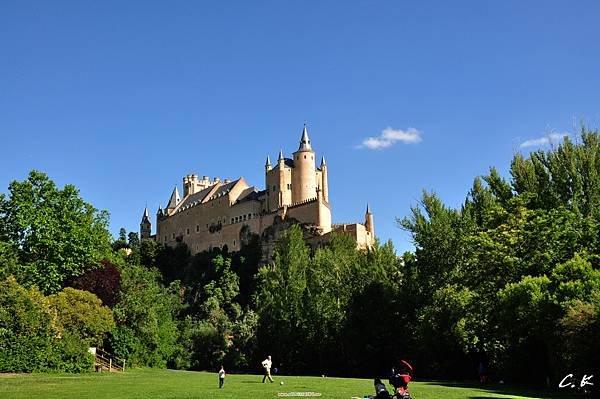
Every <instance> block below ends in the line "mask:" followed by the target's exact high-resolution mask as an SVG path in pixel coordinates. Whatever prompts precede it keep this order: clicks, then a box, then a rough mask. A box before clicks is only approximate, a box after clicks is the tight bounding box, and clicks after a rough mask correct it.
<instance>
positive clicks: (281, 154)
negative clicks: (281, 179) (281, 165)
mask: <svg viewBox="0 0 600 399" xmlns="http://www.w3.org/2000/svg"><path fill="white" fill-rule="evenodd" d="M284 160H285V158H284V157H283V150H279V158H277V161H278V162H281V161H284Z"/></svg>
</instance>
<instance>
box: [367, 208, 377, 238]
mask: <svg viewBox="0 0 600 399" xmlns="http://www.w3.org/2000/svg"><path fill="white" fill-rule="evenodd" d="M365 228H366V229H367V231H368V232H369V233H371V237H372V238H374V237H375V225H374V224H373V214H372V213H371V207H370V206H369V204H367V212H365Z"/></svg>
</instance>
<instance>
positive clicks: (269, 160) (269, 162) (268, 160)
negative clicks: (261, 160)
mask: <svg viewBox="0 0 600 399" xmlns="http://www.w3.org/2000/svg"><path fill="white" fill-rule="evenodd" d="M265 166H271V157H270V156H268V155H267V163H265Z"/></svg>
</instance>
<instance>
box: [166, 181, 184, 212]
mask: <svg viewBox="0 0 600 399" xmlns="http://www.w3.org/2000/svg"><path fill="white" fill-rule="evenodd" d="M179 201H181V197H179V191H178V190H177V186H175V188H174V189H173V193H171V198H169V203H168V204H167V209H173V208H175V207H176V206H177V204H179Z"/></svg>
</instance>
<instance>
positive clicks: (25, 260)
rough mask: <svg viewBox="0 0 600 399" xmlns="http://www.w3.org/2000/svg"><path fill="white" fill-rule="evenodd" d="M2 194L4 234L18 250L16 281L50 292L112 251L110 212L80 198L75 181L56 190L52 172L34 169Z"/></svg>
mask: <svg viewBox="0 0 600 399" xmlns="http://www.w3.org/2000/svg"><path fill="white" fill-rule="evenodd" d="M8 190H9V194H8V196H7V195H4V194H2V195H0V237H2V238H3V240H4V241H5V242H7V243H8V244H9V245H11V246H12V247H13V248H15V249H16V251H17V254H18V267H17V268H16V270H14V271H13V272H14V275H15V277H16V278H17V280H18V281H19V282H21V283H23V284H26V285H37V286H38V287H39V288H40V289H42V290H43V291H44V292H46V293H54V292H57V291H59V290H60V289H61V288H62V286H63V283H64V282H65V281H66V280H67V279H68V278H70V277H73V276H78V275H81V274H83V273H84V272H85V270H87V269H88V268H89V267H90V265H93V264H95V263H96V262H98V261H99V260H100V259H103V258H107V257H109V255H110V234H109V232H108V230H107V225H108V214H107V213H106V212H104V211H101V212H99V211H97V210H96V209H95V208H94V207H93V206H91V205H90V204H88V203H86V202H85V201H83V200H82V199H81V198H80V197H79V191H78V190H77V189H76V188H75V187H74V186H72V185H69V184H68V185H66V186H65V187H64V188H63V189H62V190H60V189H57V188H56V186H55V184H54V182H52V181H51V180H50V179H49V178H48V176H46V175H45V174H43V173H40V172H37V171H31V172H30V173H29V176H28V178H27V180H25V181H22V182H19V181H13V182H12V183H10V185H9V188H8Z"/></svg>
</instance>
